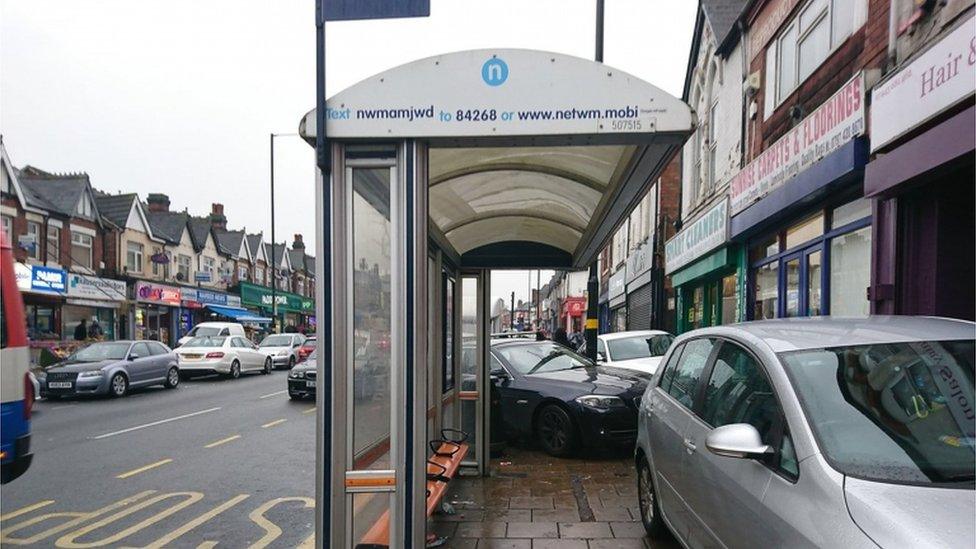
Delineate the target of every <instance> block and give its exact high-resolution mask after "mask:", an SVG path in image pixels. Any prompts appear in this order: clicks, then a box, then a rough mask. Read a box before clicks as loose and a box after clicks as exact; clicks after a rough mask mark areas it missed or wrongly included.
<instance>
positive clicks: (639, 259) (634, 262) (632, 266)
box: [627, 244, 651, 284]
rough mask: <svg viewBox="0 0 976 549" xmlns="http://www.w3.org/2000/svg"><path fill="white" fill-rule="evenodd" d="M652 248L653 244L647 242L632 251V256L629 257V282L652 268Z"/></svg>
mask: <svg viewBox="0 0 976 549" xmlns="http://www.w3.org/2000/svg"><path fill="white" fill-rule="evenodd" d="M650 249H651V246H650V245H649V244H645V245H643V246H641V247H639V248H637V249H636V250H634V251H633V252H631V254H630V256H629V257H628V258H627V283H628V284H629V283H630V282H631V281H633V280H634V279H635V278H637V277H638V276H640V275H642V274H644V272H645V271H647V270H648V269H650V268H651V252H650Z"/></svg>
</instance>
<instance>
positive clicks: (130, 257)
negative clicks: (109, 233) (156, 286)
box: [125, 241, 155, 273]
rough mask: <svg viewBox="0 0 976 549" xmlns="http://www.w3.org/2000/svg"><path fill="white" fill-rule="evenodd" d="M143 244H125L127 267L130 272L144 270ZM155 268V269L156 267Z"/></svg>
mask: <svg viewBox="0 0 976 549" xmlns="http://www.w3.org/2000/svg"><path fill="white" fill-rule="evenodd" d="M142 259H143V246H142V244H140V243H138V242H131V241H130V242H126V244H125V268H126V270H128V271H129V272H130V273H141V272H142ZM154 270H155V269H154Z"/></svg>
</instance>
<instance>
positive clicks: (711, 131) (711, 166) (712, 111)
mask: <svg viewBox="0 0 976 549" xmlns="http://www.w3.org/2000/svg"><path fill="white" fill-rule="evenodd" d="M717 112H718V101H717V100H716V101H715V102H714V103H712V106H711V107H710V108H709V109H708V128H707V130H708V142H707V143H705V147H706V153H705V155H706V159H705V162H706V163H707V164H708V166H707V168H706V169H707V170H708V176H707V177H706V178H705V196H708V195H710V194H711V193H712V190H714V189H715V182H716V177H717V176H718V170H717V169H716V166H715V164H716V161H717V160H718V159H717V158H716V156H715V148H716V143H717V140H716V130H717V129H718V120H717V114H716V113H717Z"/></svg>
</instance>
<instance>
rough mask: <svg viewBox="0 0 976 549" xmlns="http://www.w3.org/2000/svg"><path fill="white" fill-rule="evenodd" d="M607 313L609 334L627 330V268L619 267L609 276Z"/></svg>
mask: <svg viewBox="0 0 976 549" xmlns="http://www.w3.org/2000/svg"><path fill="white" fill-rule="evenodd" d="M607 307H608V310H609V311H610V312H609V324H610V326H609V327H610V329H609V330H607V331H609V332H623V331H625V330H626V329H627V267H626V265H625V266H623V267H621V268H620V269H619V270H617V272H615V273H613V274H612V275H610V283H609V289H608V291H607Z"/></svg>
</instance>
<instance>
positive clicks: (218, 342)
mask: <svg viewBox="0 0 976 549" xmlns="http://www.w3.org/2000/svg"><path fill="white" fill-rule="evenodd" d="M226 339H227V337H226V336H204V337H195V338H193V339H191V340H190V341H187V342H186V345H184V347H223V346H224V341H225V340H226Z"/></svg>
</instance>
